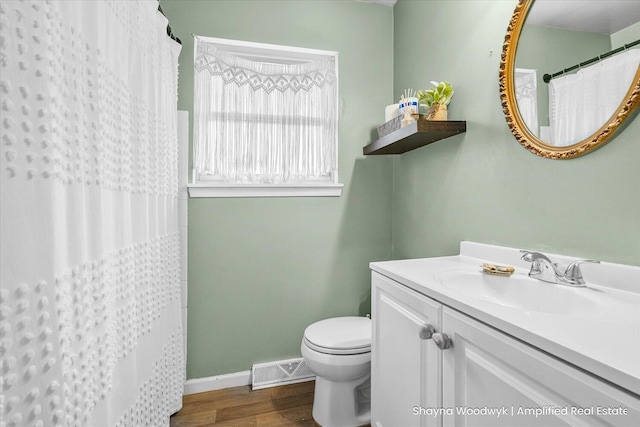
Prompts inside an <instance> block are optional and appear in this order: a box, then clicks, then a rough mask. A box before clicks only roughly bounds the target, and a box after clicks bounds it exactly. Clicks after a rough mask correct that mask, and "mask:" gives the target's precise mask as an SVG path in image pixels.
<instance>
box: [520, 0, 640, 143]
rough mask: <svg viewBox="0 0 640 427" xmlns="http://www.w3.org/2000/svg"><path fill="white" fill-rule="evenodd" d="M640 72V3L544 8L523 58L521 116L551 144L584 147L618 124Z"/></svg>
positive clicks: (528, 27)
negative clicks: (611, 124) (605, 127)
mask: <svg viewBox="0 0 640 427" xmlns="http://www.w3.org/2000/svg"><path fill="white" fill-rule="evenodd" d="M639 64H640V0H631V1H630V0H624V1H616V0H602V1H594V0H585V1H579V0H569V1H563V0H536V1H535V2H534V3H533V5H532V6H531V8H530V9H529V12H528V14H527V16H526V21H525V25H523V27H522V30H521V33H520V37H519V39H518V45H517V54H516V58H515V69H514V74H515V75H514V79H515V96H516V101H517V104H518V111H519V113H520V116H521V118H522V120H523V121H524V123H525V124H526V126H527V128H528V130H529V132H530V133H531V134H532V135H534V136H536V137H538V138H539V139H540V140H541V141H542V142H544V143H545V144H548V145H550V146H558V147H565V146H571V145H573V144H576V143H579V142H580V141H583V140H585V139H587V138H589V137H590V136H591V135H593V134H594V133H595V132H597V131H598V129H600V128H601V127H602V126H603V125H604V124H606V123H607V122H608V121H609V120H610V119H611V118H612V116H613V115H614V113H615V112H616V110H617V109H618V108H619V106H620V104H621V102H622V101H623V100H624V99H625V96H626V95H627V92H628V91H629V89H630V87H631V86H632V85H633V84H634V82H635V76H636V73H637V72H638V67H639ZM545 80H547V81H545Z"/></svg>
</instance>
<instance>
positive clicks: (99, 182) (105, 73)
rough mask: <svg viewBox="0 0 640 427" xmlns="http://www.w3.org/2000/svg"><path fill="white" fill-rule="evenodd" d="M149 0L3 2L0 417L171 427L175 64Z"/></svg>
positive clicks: (176, 318) (173, 49) (175, 318)
mask: <svg viewBox="0 0 640 427" xmlns="http://www.w3.org/2000/svg"><path fill="white" fill-rule="evenodd" d="M157 9H158V2H157V1H155V0H132V1H113V0H112V1H110V0H104V1H63V0H61V1H55V0H47V1H42V0H34V1H29V0H25V1H2V2H0V36H1V39H2V43H1V44H0V67H1V69H0V70H1V75H0V93H1V96H2V101H1V104H2V124H3V125H2V126H0V128H1V132H2V136H1V139H2V144H1V145H0V149H1V150H2V153H1V156H0V162H1V167H0V171H1V173H2V183H1V186H0V195H1V203H0V205H1V207H0V208H1V222H0V224H1V236H2V238H1V241H2V243H1V283H2V288H1V292H0V297H1V303H2V306H1V308H0V356H1V357H2V390H1V393H2V399H1V403H0V406H1V408H0V410H1V413H0V419H1V420H2V422H0V424H2V425H5V423H6V425H7V426H96V427H99V426H154V427H155V426H163V425H164V426H168V425H169V415H170V414H171V413H173V412H175V411H176V410H178V409H179V408H180V406H181V396H182V390H183V383H184V376H185V369H184V356H183V333H182V326H181V314H180V313H181V302H180V298H181V292H180V265H179V255H180V252H179V245H180V243H179V242H180V239H179V231H178V216H177V215H178V213H177V212H178V211H177V206H178V186H177V168H178V162H177V133H176V101H177V60H178V54H179V51H180V46H179V45H178V44H177V43H176V42H174V41H172V40H171V39H170V38H169V37H167V35H166V27H167V20H166V18H164V17H163V16H162V15H161V14H160V13H159V12H158V11H157Z"/></svg>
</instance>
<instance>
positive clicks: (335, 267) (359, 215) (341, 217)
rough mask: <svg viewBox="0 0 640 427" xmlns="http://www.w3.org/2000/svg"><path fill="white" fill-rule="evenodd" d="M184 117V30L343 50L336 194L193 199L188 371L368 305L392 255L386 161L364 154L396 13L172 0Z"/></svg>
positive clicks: (385, 77)
mask: <svg viewBox="0 0 640 427" xmlns="http://www.w3.org/2000/svg"><path fill="white" fill-rule="evenodd" d="M162 7H163V9H164V11H165V13H166V15H167V17H168V18H169V21H170V23H171V27H172V29H173V31H174V33H175V34H176V35H177V36H178V37H180V38H181V39H182V42H183V47H182V52H181V55H180V80H179V106H178V107H179V109H182V110H188V111H189V112H190V114H191V113H192V104H193V65H192V64H193V38H192V37H191V34H192V33H193V34H198V35H203V36H211V37H221V38H230V39H238V40H247V41H257V42H263V43H272V44H284V45H291V46H300V47H307V48H315V49H324V50H334V51H339V52H340V57H339V61H340V88H339V90H340V110H341V112H340V117H339V119H340V133H339V139H340V148H339V172H340V181H341V182H343V183H344V184H345V188H344V191H343V194H342V197H339V198H336V197H329V198H304V197H303V198H264V199H257V198H245V199H190V200H189V267H188V270H189V271H188V280H189V297H188V306H189V307H188V326H187V336H188V338H187V341H188V344H187V377H188V378H200V377H207V376H213V375H219V374H226V373H231V372H238V371H244V370H247V369H250V368H251V365H252V364H253V363H258V362H265V361H272V360H279V359H285V358H290V357H299V356H300V343H301V340H302V334H303V331H304V328H305V327H306V326H307V325H309V324H311V323H312V322H314V321H316V320H320V319H323V318H327V317H333V316H341V315H358V314H360V315H364V314H366V313H369V310H370V308H369V307H370V301H369V299H370V296H369V295H370V291H369V287H370V275H369V267H368V266H369V262H371V261H375V260H384V259H389V258H390V257H391V246H392V243H391V197H392V196H391V190H392V182H391V177H392V160H391V159H390V158H388V157H368V158H365V157H363V156H362V147H363V146H364V145H366V144H367V143H368V142H369V141H370V139H371V131H372V129H375V127H376V126H377V125H379V124H380V123H382V122H383V121H384V106H385V105H387V104H389V103H391V100H392V99H393V95H392V85H393V74H392V73H393V64H392V58H393V56H392V55H393V54H392V50H393V46H392V43H393V10H392V9H391V8H390V7H385V6H381V5H372V4H365V3H360V2H356V1H341V0H338V1H189V0H180V1H170V0H163V1H162Z"/></svg>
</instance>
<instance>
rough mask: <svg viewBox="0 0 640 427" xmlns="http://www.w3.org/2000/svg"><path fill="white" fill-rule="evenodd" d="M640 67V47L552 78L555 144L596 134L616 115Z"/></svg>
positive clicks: (551, 122) (550, 107) (551, 90)
mask: <svg viewBox="0 0 640 427" xmlns="http://www.w3.org/2000/svg"><path fill="white" fill-rule="evenodd" d="M639 66H640V49H631V50H629V51H627V52H623V53H620V54H618V55H615V56H612V57H610V58H606V59H604V60H602V61H600V62H598V63H596V64H594V65H592V66H589V67H586V68H583V69H581V70H580V71H578V72H577V73H576V74H570V75H566V76H562V77H557V78H555V79H553V80H551V82H550V83H549V124H550V126H551V144H552V145H571V144H575V143H577V142H580V141H582V140H584V139H585V138H588V137H589V136H591V135H593V133H594V132H596V131H597V130H598V129H599V128H600V126H602V125H603V124H604V123H606V122H607V121H608V120H609V119H610V118H611V117H612V116H613V114H614V113H615V111H616V109H617V108H618V107H619V105H620V101H622V99H623V98H624V96H625V94H626V93H627V91H628V90H629V88H630V87H631V84H632V81H633V77H634V76H635V74H636V72H637V71H638V67H639Z"/></svg>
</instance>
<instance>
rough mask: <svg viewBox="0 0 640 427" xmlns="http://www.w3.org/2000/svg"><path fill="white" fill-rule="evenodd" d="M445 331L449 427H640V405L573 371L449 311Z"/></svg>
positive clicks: (446, 420) (445, 397)
mask: <svg viewBox="0 0 640 427" xmlns="http://www.w3.org/2000/svg"><path fill="white" fill-rule="evenodd" d="M559 327H562V326H561V325H559ZM443 331H444V332H445V333H446V334H447V335H448V336H449V337H450V338H451V340H452V346H451V347H450V348H449V349H446V350H443V407H444V408H451V410H452V412H453V413H452V414H450V415H445V417H444V420H443V422H444V426H445V427H446V426H457V427H461V426H474V427H477V426H492V427H495V426H508V427H512V426H515V425H517V426H544V427H550V426H584V425H586V426H617V427H618V426H640V399H638V398H637V397H634V396H632V395H631V394H627V393H625V392H623V391H621V390H619V389H617V388H615V387H613V386H611V385H609V384H608V383H605V382H604V381H602V380H600V379H597V378H596V377H594V376H592V375H590V374H587V373H585V372H584V371H581V370H579V369H578V368H575V367H574V366H573V365H569V364H567V363H565V362H563V361H561V360H559V359H556V358H554V357H551V356H549V355H548V354H547V353H543V352H542V351H540V350H538V349H536V348H534V347H531V346H529V345H527V344H525V343H523V342H521V341H519V340H516V339H515V338H513V337H510V336H508V335H506V334H504V333H502V332H499V331H497V330H495V329H493V328H491V327H489V326H487V325H485V324H483V323H480V322H478V321H477V320H474V319H471V318H470V317H467V316H465V315H463V314H460V313H458V312H456V311H454V310H451V309H449V308H446V307H445V308H444V309H443ZM481 411H484V413H482V412H481ZM580 412H582V414H580ZM624 412H626V415H624Z"/></svg>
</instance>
